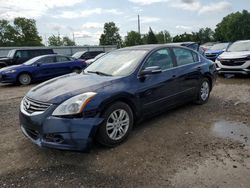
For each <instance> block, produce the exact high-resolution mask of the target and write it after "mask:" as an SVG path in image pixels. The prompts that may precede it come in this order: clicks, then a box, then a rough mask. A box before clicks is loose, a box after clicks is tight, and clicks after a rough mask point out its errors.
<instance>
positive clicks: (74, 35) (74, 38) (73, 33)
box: [73, 32, 75, 43]
mask: <svg viewBox="0 0 250 188" xmlns="http://www.w3.org/2000/svg"><path fill="white" fill-rule="evenodd" d="M73 41H74V43H75V34H74V32H73Z"/></svg>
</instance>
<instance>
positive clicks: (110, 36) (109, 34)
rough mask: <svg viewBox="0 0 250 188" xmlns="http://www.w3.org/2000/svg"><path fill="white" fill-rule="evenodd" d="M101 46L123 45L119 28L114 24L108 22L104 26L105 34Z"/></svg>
mask: <svg viewBox="0 0 250 188" xmlns="http://www.w3.org/2000/svg"><path fill="white" fill-rule="evenodd" d="M99 40H100V45H117V46H118V47H120V46H121V44H122V39H121V36H120V34H119V28H118V27H117V26H116V25H115V23H114V22H108V23H105V24H104V28H103V34H101V37H100V39H99Z"/></svg>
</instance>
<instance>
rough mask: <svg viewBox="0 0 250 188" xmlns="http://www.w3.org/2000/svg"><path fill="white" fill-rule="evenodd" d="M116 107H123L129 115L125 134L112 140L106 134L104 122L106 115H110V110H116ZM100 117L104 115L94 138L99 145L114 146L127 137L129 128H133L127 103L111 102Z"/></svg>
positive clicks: (132, 118)
mask: <svg viewBox="0 0 250 188" xmlns="http://www.w3.org/2000/svg"><path fill="white" fill-rule="evenodd" d="M118 109H123V110H125V111H126V112H127V113H128V115H129V128H128V130H127V132H126V134H125V135H124V136H123V137H122V138H121V139H119V140H112V139H111V138H109V136H108V135H107V132H106V124H107V120H108V117H109V116H110V114H111V113H112V112H114V111H115V110H118ZM101 117H104V118H105V120H104V122H103V123H102V124H101V125H100V127H99V128H98V130H97V135H96V140H97V141H98V142H99V143H100V144H101V145H104V146H107V147H114V146H117V145H119V144H120V143H122V142H123V141H124V140H126V139H127V137H128V135H129V133H130V132H131V130H132V128H133V124H134V117H133V112H132V110H131V108H130V107H129V105H127V104H126V103H123V102H116V103H113V104H111V105H110V106H109V107H108V108H107V109H106V110H104V112H103V114H102V115H101Z"/></svg>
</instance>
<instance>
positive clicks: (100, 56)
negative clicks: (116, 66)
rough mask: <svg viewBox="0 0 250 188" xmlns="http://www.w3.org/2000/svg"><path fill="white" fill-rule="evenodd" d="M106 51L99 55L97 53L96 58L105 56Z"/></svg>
mask: <svg viewBox="0 0 250 188" xmlns="http://www.w3.org/2000/svg"><path fill="white" fill-rule="evenodd" d="M105 54H106V53H100V54H99V55H97V56H96V57H95V58H94V59H95V60H96V59H99V58H100V57H102V56H104V55H105Z"/></svg>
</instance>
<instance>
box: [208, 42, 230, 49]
mask: <svg viewBox="0 0 250 188" xmlns="http://www.w3.org/2000/svg"><path fill="white" fill-rule="evenodd" d="M227 46H228V43H220V44H215V45H213V46H212V47H211V48H210V50H225V49H226V48H227Z"/></svg>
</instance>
